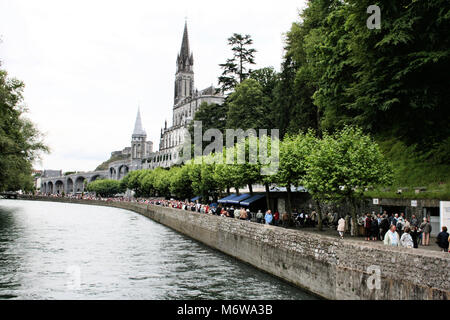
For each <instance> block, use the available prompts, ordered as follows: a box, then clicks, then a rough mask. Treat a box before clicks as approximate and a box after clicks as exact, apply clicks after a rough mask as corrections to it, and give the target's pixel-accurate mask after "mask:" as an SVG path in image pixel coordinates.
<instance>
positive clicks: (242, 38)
mask: <svg viewBox="0 0 450 320" xmlns="http://www.w3.org/2000/svg"><path fill="white" fill-rule="evenodd" d="M252 44H253V40H252V38H251V36H250V35H248V34H247V35H241V34H238V33H234V34H233V36H231V37H230V38H229V39H228V45H230V46H231V47H232V48H231V50H232V51H233V58H231V59H228V60H227V62H225V63H223V64H220V67H221V68H222V69H223V73H222V75H221V76H220V77H219V84H220V85H221V88H222V91H223V92H228V91H230V90H232V89H234V87H236V85H237V84H239V83H241V82H242V81H244V80H245V79H247V78H248V77H249V75H250V74H251V72H252V70H251V69H249V67H248V66H249V65H253V64H255V53H256V50H255V49H253V48H250V47H249V46H251V45H252Z"/></svg>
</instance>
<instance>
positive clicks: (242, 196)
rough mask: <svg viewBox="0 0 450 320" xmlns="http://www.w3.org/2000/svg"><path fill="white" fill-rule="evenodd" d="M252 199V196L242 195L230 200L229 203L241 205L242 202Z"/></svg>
mask: <svg viewBox="0 0 450 320" xmlns="http://www.w3.org/2000/svg"><path fill="white" fill-rule="evenodd" d="M250 197H251V195H250V194H241V195H239V196H236V197H235V198H233V199H230V200H228V201H227V202H228V203H231V204H239V203H240V202H241V201H243V200H246V199H248V198H250Z"/></svg>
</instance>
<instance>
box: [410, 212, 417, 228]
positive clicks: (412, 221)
mask: <svg viewBox="0 0 450 320" xmlns="http://www.w3.org/2000/svg"><path fill="white" fill-rule="evenodd" d="M411 226H414V227H419V220H418V219H417V218H416V215H414V214H413V215H412V217H411Z"/></svg>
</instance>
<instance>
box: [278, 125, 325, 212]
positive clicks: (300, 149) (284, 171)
mask: <svg viewBox="0 0 450 320" xmlns="http://www.w3.org/2000/svg"><path fill="white" fill-rule="evenodd" d="M316 144H317V139H316V137H315V134H314V132H313V131H309V132H307V133H306V134H303V133H300V134H298V135H295V136H290V135H287V136H286V137H285V138H284V140H283V141H282V142H281V145H280V168H279V170H278V173H277V176H276V178H275V180H276V182H277V184H279V185H280V186H283V187H286V188H287V196H288V199H287V203H286V204H287V206H286V207H287V208H286V211H287V213H288V214H289V215H290V214H291V213H292V189H291V188H292V187H293V186H297V187H298V186H301V185H302V183H303V179H304V178H305V175H306V168H307V166H308V162H307V157H308V156H309V155H310V154H311V152H312V150H313V149H314V148H315V146H316Z"/></svg>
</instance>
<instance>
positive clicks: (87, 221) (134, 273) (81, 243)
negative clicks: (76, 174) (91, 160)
mask: <svg viewBox="0 0 450 320" xmlns="http://www.w3.org/2000/svg"><path fill="white" fill-rule="evenodd" d="M0 299H71V300H73V299H114V300H116V299H126V300H128V299H139V300H141V299H148V300H150V299H152V300H180V299H185V300H197V299H207V300H209V299H225V300H254V299H262V300H265V299H276V300H293V299H294V300H306V299H314V297H313V296H311V295H309V294H308V293H305V292H304V291H302V290H300V289H297V288H295V287H293V286H290V285H289V284H287V283H285V282H283V281H280V280H279V279H276V278H274V277H272V276H270V275H268V274H265V273H263V272H260V271H258V270H256V269H255V268H253V267H250V266H248V265H246V264H244V263H241V262H239V261H236V260H235V259H233V258H230V257H228V256H226V255H224V254H222V253H220V252H217V251H215V250H213V249H210V248H208V247H206V246H204V245H202V244H200V243H198V242H196V241H194V240H192V239H190V238H188V237H185V236H183V235H181V234H179V233H177V232H175V231H173V230H171V229H169V228H167V227H165V226H162V225H160V224H157V223H155V222H153V221H152V220H150V219H147V218H145V217H143V216H140V215H138V214H136V213H134V212H130V211H126V210H121V209H116V208H108V207H95V206H86V205H75V204H63V203H52V202H31V201H30V202H27V201H18V200H0Z"/></svg>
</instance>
